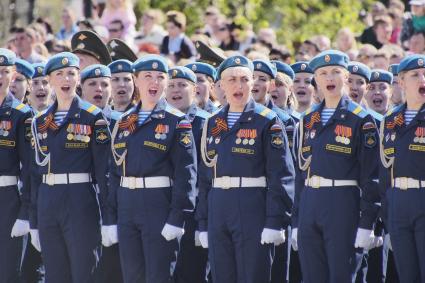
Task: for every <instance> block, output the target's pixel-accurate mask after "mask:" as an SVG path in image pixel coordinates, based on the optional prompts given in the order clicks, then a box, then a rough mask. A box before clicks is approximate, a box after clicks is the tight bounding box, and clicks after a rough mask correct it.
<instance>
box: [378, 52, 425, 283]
mask: <svg viewBox="0 0 425 283" xmlns="http://www.w3.org/2000/svg"><path fill="white" fill-rule="evenodd" d="M424 62H425V56H424V55H410V56H407V57H406V58H404V59H403V60H402V61H401V62H400V64H399V67H398V79H399V84H400V86H401V88H402V89H403V91H404V94H405V98H406V103H404V104H402V105H400V106H398V107H395V108H394V109H392V110H390V111H389V112H388V113H387V115H386V116H385V118H384V120H383V122H382V123H381V129H380V140H381V161H382V165H383V166H384V167H385V168H386V170H382V174H381V176H380V185H381V192H382V193H381V194H382V202H383V210H384V213H385V214H384V216H385V217H384V222H385V224H386V225H385V226H386V227H387V229H388V230H389V233H390V239H391V246H392V248H393V252H394V258H395V263H396V267H397V271H398V275H399V279H400V282H402V283H407V282H424V281H425V253H424V251H425V206H424V201H425V194H424V193H425V191H424V190H423V189H424V188H425V182H424V173H425V172H424V166H423V162H424V152H425V149H424V145H423V144H424V143H425V115H424V112H425V110H424V103H425V77H424V76H425V63H424Z"/></svg>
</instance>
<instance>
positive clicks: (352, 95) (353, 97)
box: [349, 91, 359, 100]
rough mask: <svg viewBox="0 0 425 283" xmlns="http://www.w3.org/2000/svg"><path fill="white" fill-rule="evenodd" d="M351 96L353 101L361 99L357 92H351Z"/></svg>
mask: <svg viewBox="0 0 425 283" xmlns="http://www.w3.org/2000/svg"><path fill="white" fill-rule="evenodd" d="M349 95H350V97H351V99H354V100H356V99H357V98H358V97H359V94H358V93H357V92H354V91H350V93H349Z"/></svg>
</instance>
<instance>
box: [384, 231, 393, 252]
mask: <svg viewBox="0 0 425 283" xmlns="http://www.w3.org/2000/svg"><path fill="white" fill-rule="evenodd" d="M384 243H385V245H387V246H388V248H389V249H390V250H391V251H392V250H393V246H392V245H391V238H390V234H385V238H384Z"/></svg>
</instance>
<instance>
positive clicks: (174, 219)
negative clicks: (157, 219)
mask: <svg viewBox="0 0 425 283" xmlns="http://www.w3.org/2000/svg"><path fill="white" fill-rule="evenodd" d="M167 223H168V224H170V225H173V226H176V227H183V226H184V214H183V212H182V211H177V210H172V211H171V212H170V214H169V215H168V219H167Z"/></svg>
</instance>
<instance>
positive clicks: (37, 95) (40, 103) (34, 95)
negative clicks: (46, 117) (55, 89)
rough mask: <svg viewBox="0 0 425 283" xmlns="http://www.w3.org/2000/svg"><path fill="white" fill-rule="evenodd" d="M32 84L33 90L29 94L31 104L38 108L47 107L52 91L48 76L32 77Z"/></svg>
mask: <svg viewBox="0 0 425 283" xmlns="http://www.w3.org/2000/svg"><path fill="white" fill-rule="evenodd" d="M31 85H32V87H31V92H30V94H29V96H28V99H29V102H30V104H31V106H33V107H35V108H36V109H37V110H43V109H45V108H47V106H48V105H49V103H50V96H51V93H52V89H51V87H50V84H49V80H48V79H47V77H45V76H44V77H38V78H34V79H32V83H31Z"/></svg>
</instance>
